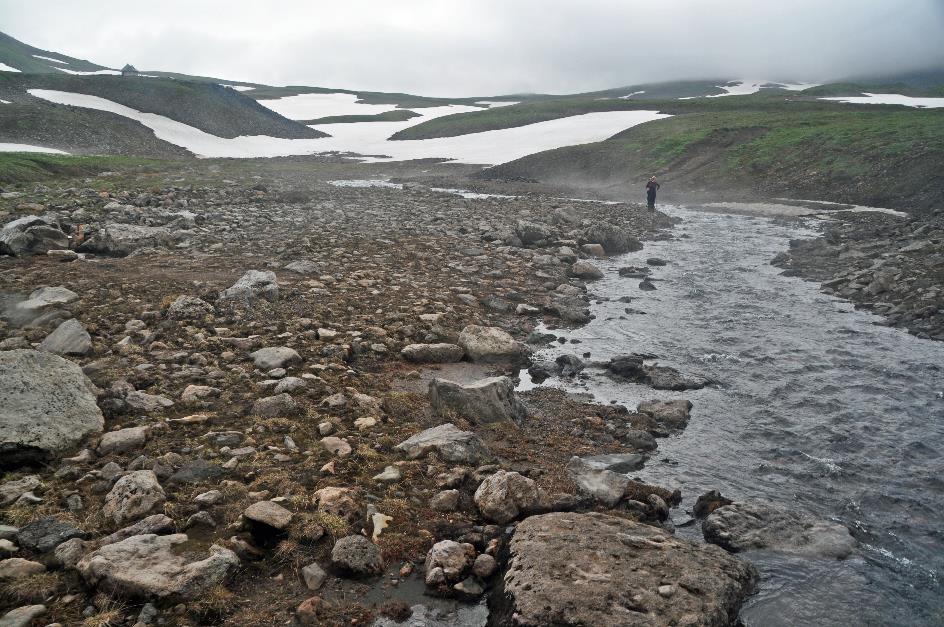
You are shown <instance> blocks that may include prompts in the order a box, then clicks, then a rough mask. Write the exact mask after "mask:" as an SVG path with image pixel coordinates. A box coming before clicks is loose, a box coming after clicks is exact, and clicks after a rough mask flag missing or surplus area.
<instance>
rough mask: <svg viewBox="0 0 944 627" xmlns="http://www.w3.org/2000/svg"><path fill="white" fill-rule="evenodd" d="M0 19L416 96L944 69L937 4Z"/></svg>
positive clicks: (466, 7)
mask: <svg viewBox="0 0 944 627" xmlns="http://www.w3.org/2000/svg"><path fill="white" fill-rule="evenodd" d="M0 15H2V16H3V20H2V24H3V26H2V27H0V28H2V29H4V30H5V31H6V32H8V33H9V34H11V35H13V36H14V37H17V38H19V39H21V40H23V41H26V42H27V43H31V44H33V45H36V46H38V47H43V48H48V49H52V50H57V51H61V52H64V53H67V54H71V55H73V56H78V57H83V58H88V59H89V60H92V61H96V62H98V63H102V64H105V65H109V66H113V67H120V66H121V65H123V64H124V63H126V62H132V63H134V64H135V65H136V66H137V67H139V68H145V69H156V70H169V71H178V72H184V73H190V74H202V75H211V76H219V77H221V78H225V79H229V80H246V81H256V82H262V83H271V84H304V85H323V86H333V87H347V88H354V89H373V90H385V91H407V92H412V93H421V94H428V95H455V96H461V95H491V94H499V93H515V92H537V91H540V92H557V93H567V92H576V91H586V90H592V89H602V88H607V87H615V86H621V85H629V84H633V83H641V82H649V81H657V80H674V79H681V78H699V77H731V78H735V77H743V78H758V79H773V80H787V79H794V80H806V81H825V80H834V79H839V78H844V77H848V76H854V75H859V74H864V73H891V72H895V71H902V70H914V69H925V68H929V67H944V45H942V44H941V42H942V41H944V3H942V2H940V0H909V1H908V2H900V1H896V0H832V1H830V2H822V1H821V0H816V1H814V0H791V1H788V2H757V1H756V0H717V1H708V0H660V1H659V2H655V1H645V2H643V1H635V0H622V1H620V0H583V1H579V2H578V1H571V2H563V1H553V0H551V1H549V0H543V1H539V0H504V1H500V0H449V1H439V0H399V1H398V2H379V1H368V0H349V1H348V2H346V3H343V4H342V3H326V2H304V1H295V2H279V3H260V2H249V1H230V2H194V1H192V0H191V1H187V2H184V1H182V0H165V1H164V2H161V3H154V2H143V1H132V0H123V1H117V0H104V1H100V2H82V1H76V2H68V3H64V2H43V1H41V0H33V1H32V2H29V3H25V2H21V1H13V0H0Z"/></svg>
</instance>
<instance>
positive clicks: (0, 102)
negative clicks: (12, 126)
mask: <svg viewBox="0 0 944 627" xmlns="http://www.w3.org/2000/svg"><path fill="white" fill-rule="evenodd" d="M0 104H13V103H12V102H10V101H9V100H0Z"/></svg>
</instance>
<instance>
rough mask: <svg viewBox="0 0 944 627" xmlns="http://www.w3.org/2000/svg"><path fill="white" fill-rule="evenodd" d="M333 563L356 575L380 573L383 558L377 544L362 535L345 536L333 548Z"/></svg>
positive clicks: (343, 570)
mask: <svg viewBox="0 0 944 627" xmlns="http://www.w3.org/2000/svg"><path fill="white" fill-rule="evenodd" d="M331 564H332V565H333V566H334V567H335V568H337V569H338V570H340V571H342V572H345V573H348V574H351V575H355V576H366V575H379V574H380V573H382V572H383V559H382V557H381V555H380V549H379V548H377V545H376V544H374V543H373V542H371V541H370V540H368V539H367V538H365V537H364V536H360V535H352V536H345V537H343V538H341V539H340V540H338V541H337V542H335V544H334V548H333V549H331Z"/></svg>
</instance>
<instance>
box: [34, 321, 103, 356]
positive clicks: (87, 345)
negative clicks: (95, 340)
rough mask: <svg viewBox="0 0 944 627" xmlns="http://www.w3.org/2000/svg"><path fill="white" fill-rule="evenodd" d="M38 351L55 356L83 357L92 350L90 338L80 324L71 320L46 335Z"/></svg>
mask: <svg viewBox="0 0 944 627" xmlns="http://www.w3.org/2000/svg"><path fill="white" fill-rule="evenodd" d="M39 350H41V351H46V352H47V353H55V354H57V355H85V354H87V353H88V352H89V351H91V350H92V336H90V335H89V332H88V331H86V330H85V327H84V326H82V323H81V322H79V321H78V320H76V319H75V318H71V319H69V320H66V321H65V322H63V323H62V324H60V325H59V326H58V327H56V330H55V331H53V332H52V333H50V334H49V335H47V336H46V339H44V340H43V341H42V342H41V343H40V345H39Z"/></svg>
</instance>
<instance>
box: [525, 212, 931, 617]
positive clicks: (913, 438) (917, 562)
mask: <svg viewBox="0 0 944 627" xmlns="http://www.w3.org/2000/svg"><path fill="white" fill-rule="evenodd" d="M663 210H664V211H665V212H666V213H668V214H670V215H674V216H677V217H680V218H682V220H683V222H682V223H681V224H680V225H678V226H677V227H676V228H675V230H674V237H673V238H672V239H670V240H667V241H661V242H651V243H647V244H646V247H645V249H644V250H643V251H640V252H637V253H631V254H628V255H624V256H621V257H619V258H616V259H611V260H607V261H604V262H601V263H599V264H598V265H599V266H600V267H601V268H602V269H603V270H604V272H605V274H606V276H605V278H604V279H602V280H600V281H597V282H595V283H593V284H591V292H592V293H593V294H596V295H599V296H601V297H603V298H604V299H605V300H602V302H596V303H595V304H594V305H593V309H592V311H593V313H594V314H595V315H596V318H595V319H594V320H593V321H592V322H591V323H590V324H589V325H587V326H585V327H583V328H580V329H577V330H575V331H568V332H565V333H557V334H558V335H562V336H563V337H566V338H568V339H576V340H579V342H580V343H579V344H571V343H568V344H567V345H564V346H558V345H556V344H555V345H554V346H552V347H550V348H548V349H546V350H544V351H542V353H541V356H543V357H548V358H551V359H553V358H554V357H555V356H557V355H558V354H562V353H575V354H577V355H581V354H583V353H584V352H590V353H591V357H590V359H591V360H594V361H595V360H601V361H602V360H606V359H609V358H610V357H613V356H616V355H620V354H626V353H633V352H636V353H653V354H655V355H658V356H659V360H658V361H659V363H661V364H664V365H669V366H673V367H676V368H678V369H679V370H681V371H682V372H683V373H686V374H696V375H702V376H707V377H710V378H711V379H713V380H716V381H717V382H718V383H717V384H716V385H713V386H710V387H708V388H706V389H703V390H696V391H688V392H684V393H676V392H659V391H655V390H652V389H651V388H648V387H644V386H638V385H634V384H626V383H616V382H614V381H611V380H609V379H608V378H606V377H605V376H604V375H603V374H602V372H601V371H600V370H595V371H594V370H589V369H588V370H587V371H585V372H587V373H589V374H588V375H587V377H586V378H585V379H578V380H577V381H563V380H560V379H552V380H549V381H547V382H545V383H544V385H555V386H559V387H564V388H567V389H570V390H573V391H580V392H589V393H591V394H593V396H594V397H595V398H596V399H597V400H599V401H605V402H609V401H616V402H619V403H622V404H625V405H627V406H628V407H630V408H633V407H635V405H636V403H638V402H639V401H641V400H645V399H648V398H688V399H690V400H691V401H692V402H693V403H694V409H693V410H692V419H691V421H690V423H689V426H688V428H687V429H686V430H685V431H684V432H683V433H681V434H679V435H677V436H673V437H670V438H666V439H663V440H660V441H659V449H658V450H657V451H656V452H655V453H654V455H653V456H652V458H651V459H650V461H649V462H648V463H647V465H646V467H645V468H644V469H643V470H641V471H638V472H635V473H632V476H635V477H641V478H642V479H643V480H646V481H649V482H652V483H657V484H661V485H668V486H673V487H675V486H677V487H680V488H681V489H682V493H683V496H684V499H685V500H684V502H683V504H682V506H681V508H679V509H677V510H675V511H674V513H673V516H674V518H675V519H676V520H677V521H679V522H681V520H682V519H684V518H686V516H685V515H684V513H683V512H684V511H685V510H690V509H691V507H692V505H693V504H694V501H695V499H696V498H697V496H698V495H699V494H701V493H702V492H704V491H706V490H709V489H712V488H717V489H719V490H721V492H722V494H724V495H725V496H728V497H729V498H733V499H735V500H742V499H753V498H762V499H767V500H770V501H774V502H777V503H779V504H782V505H786V506H789V507H791V508H799V509H802V510H805V511H808V512H810V513H813V514H815V515H817V516H820V517H823V518H827V519H831V520H835V521H839V522H841V523H843V524H845V525H846V526H847V527H849V529H850V530H851V532H852V534H853V535H854V536H855V537H856V539H857V540H858V541H859V547H858V549H857V550H856V552H855V553H854V554H853V555H852V556H851V557H849V558H847V559H845V560H834V559H817V558H809V557H796V556H787V555H783V554H777V553H773V552H766V551H764V552H759V551H758V552H749V553H745V554H743V556H744V557H746V558H747V559H749V560H751V561H752V562H753V563H754V564H755V565H756V566H757V568H758V569H759V571H760V572H761V577H762V580H761V585H760V590H759V592H758V594H756V595H755V596H753V597H751V598H750V599H749V600H748V602H747V603H746V604H745V606H744V608H743V609H742V614H741V617H742V620H743V621H744V622H745V623H746V624H747V625H756V626H765V627H767V626H772V625H837V626H838V625H843V626H845V625H932V624H937V625H940V624H944V595H942V593H944V590H942V585H941V581H940V577H941V572H942V569H944V524H942V522H941V516H942V510H944V457H942V455H941V450H942V447H944V420H942V419H944V343H940V342H933V341H930V340H921V339H918V338H915V337H913V336H911V335H908V334H907V333H905V332H902V331H898V330H895V329H891V328H888V327H884V326H881V325H879V324H877V323H878V322H880V318H878V317H876V316H873V315H871V314H868V313H865V312H857V311H854V310H853V307H852V305H851V304H850V303H848V302H845V301H842V300H840V299H837V298H833V297H831V296H828V295H825V294H822V293H821V292H820V291H819V286H818V285H817V284H815V283H811V282H807V281H804V280H802V279H798V278H789V277H784V276H781V275H780V270H779V269H778V268H775V267H773V266H771V265H770V263H769V262H770V260H771V259H772V258H773V257H774V256H775V255H776V254H777V253H779V252H781V251H783V250H786V249H787V247H788V242H789V240H790V239H791V238H798V237H813V236H815V234H816V232H815V231H814V230H812V224H813V222H814V221H813V220H812V219H805V220H806V222H801V221H798V220H797V219H791V220H789V221H786V220H777V219H771V218H767V217H751V216H745V215H725V214H720V213H708V212H702V211H695V210H691V209H686V208H682V207H668V208H665V209H663ZM649 257H660V258H662V259H665V260H666V261H668V265H667V266H665V267H655V268H653V274H652V276H653V277H654V279H655V281H654V283H655V285H656V287H657V288H658V289H657V290H656V291H650V292H646V291H641V290H640V289H639V287H638V285H639V279H629V278H622V277H620V276H618V274H617V269H618V268H619V267H622V266H626V265H645V262H646V259H647V258H649ZM624 296H628V297H630V298H632V301H631V302H630V303H628V304H627V303H624V302H618V301H617V299H619V298H620V297H624ZM626 308H632V309H635V310H640V311H643V312H645V313H644V314H638V313H633V314H627V313H626V312H625V310H626ZM678 533H679V535H682V536H685V537H688V538H690V539H697V540H700V538H701V532H700V526H699V525H697V524H696V525H689V526H680V527H679V528H678Z"/></svg>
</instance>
